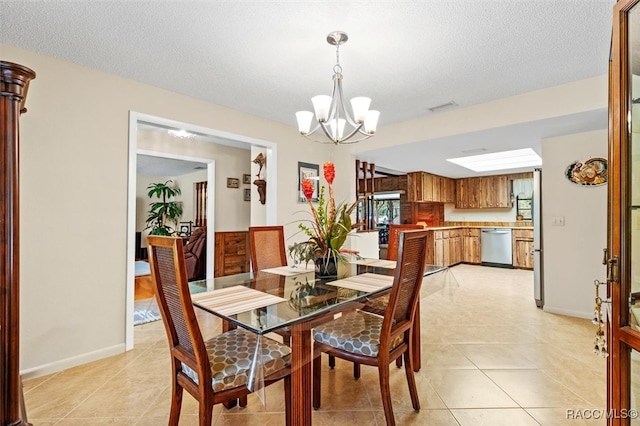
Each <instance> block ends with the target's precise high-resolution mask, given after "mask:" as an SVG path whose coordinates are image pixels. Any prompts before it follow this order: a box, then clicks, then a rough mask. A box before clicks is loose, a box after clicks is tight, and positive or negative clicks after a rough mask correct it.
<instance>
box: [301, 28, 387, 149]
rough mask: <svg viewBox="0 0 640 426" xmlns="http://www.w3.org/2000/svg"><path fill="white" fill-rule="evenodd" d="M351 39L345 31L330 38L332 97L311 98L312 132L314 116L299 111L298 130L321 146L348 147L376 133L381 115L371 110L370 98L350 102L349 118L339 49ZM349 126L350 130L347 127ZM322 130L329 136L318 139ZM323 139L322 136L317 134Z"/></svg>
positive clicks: (330, 34)
mask: <svg viewBox="0 0 640 426" xmlns="http://www.w3.org/2000/svg"><path fill="white" fill-rule="evenodd" d="M348 39H349V37H347V34H346V33H344V32H342V31H334V32H331V33H329V35H327V42H328V43H329V44H330V45H332V46H336V64H335V65H334V66H333V93H332V95H331V96H326V95H319V96H314V97H313V98H311V102H312V103H313V109H314V111H315V118H316V121H317V124H316V126H315V127H314V128H313V129H312V130H311V122H312V120H313V116H314V113H313V112H311V111H298V112H296V118H297V120H298V130H299V131H300V134H301V135H302V136H304V137H306V138H307V139H311V140H312V141H315V142H319V143H333V144H336V145H338V144H345V143H355V142H360V141H363V140H365V139H369V138H370V137H371V136H373V134H374V133H375V132H376V127H377V125H378V117H379V116H380V111H374V110H370V109H369V104H371V98H366V97H362V96H360V97H356V98H353V99H351V109H352V111H353V116H351V115H349V113H348V112H347V108H346V107H345V104H344V95H343V94H342V67H341V66H340V45H342V44H344V43H346V42H347V40H348ZM347 125H348V126H347ZM318 129H322V132H323V133H324V135H325V136H326V138H327V139H325V138H318V137H317V135H316V131H318ZM318 134H319V135H320V136H322V135H321V134H320V132H318Z"/></svg>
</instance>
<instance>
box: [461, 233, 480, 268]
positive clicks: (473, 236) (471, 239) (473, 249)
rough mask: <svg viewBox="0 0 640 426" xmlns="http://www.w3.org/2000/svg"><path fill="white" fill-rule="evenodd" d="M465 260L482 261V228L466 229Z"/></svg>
mask: <svg viewBox="0 0 640 426" xmlns="http://www.w3.org/2000/svg"><path fill="white" fill-rule="evenodd" d="M462 245H463V249H462V251H463V262H465V263H473V264H479V263H480V229H477V228H473V229H465V230H464V237H463V239H462Z"/></svg>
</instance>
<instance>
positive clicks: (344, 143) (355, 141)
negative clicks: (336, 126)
mask: <svg viewBox="0 0 640 426" xmlns="http://www.w3.org/2000/svg"><path fill="white" fill-rule="evenodd" d="M371 136H373V135H370V134H367V136H363V137H361V138H358V139H353V140H350V139H349V140H346V139H345V140H341V141H340V142H339V143H337V144H335V145H349V144H352V143H357V142H362V141H364V140H367V139H369V138H370V137H371Z"/></svg>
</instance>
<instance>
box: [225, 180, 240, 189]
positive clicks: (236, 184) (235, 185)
mask: <svg viewBox="0 0 640 426" xmlns="http://www.w3.org/2000/svg"><path fill="white" fill-rule="evenodd" d="M227 188H240V179H237V178H227Z"/></svg>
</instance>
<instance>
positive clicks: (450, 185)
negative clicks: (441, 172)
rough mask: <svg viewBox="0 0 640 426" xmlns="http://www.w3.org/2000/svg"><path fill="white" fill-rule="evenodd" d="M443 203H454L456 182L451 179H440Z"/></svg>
mask: <svg viewBox="0 0 640 426" xmlns="http://www.w3.org/2000/svg"><path fill="white" fill-rule="evenodd" d="M442 193H443V197H442V198H443V202H445V203H455V202H456V182H455V181H454V180H453V179H449V178H442Z"/></svg>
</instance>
